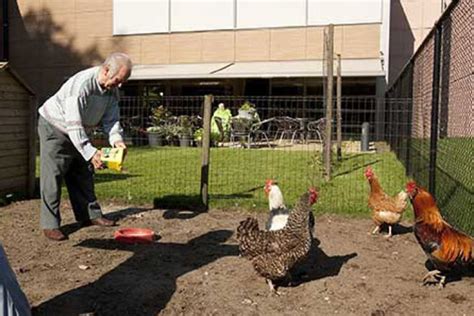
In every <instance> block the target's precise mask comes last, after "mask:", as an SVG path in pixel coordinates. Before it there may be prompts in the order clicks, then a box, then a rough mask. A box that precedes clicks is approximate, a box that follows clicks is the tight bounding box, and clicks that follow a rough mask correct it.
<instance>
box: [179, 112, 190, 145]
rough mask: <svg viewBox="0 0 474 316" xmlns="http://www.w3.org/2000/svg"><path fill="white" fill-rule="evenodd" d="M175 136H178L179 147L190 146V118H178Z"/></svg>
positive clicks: (184, 116) (183, 116) (186, 116)
mask: <svg viewBox="0 0 474 316" xmlns="http://www.w3.org/2000/svg"><path fill="white" fill-rule="evenodd" d="M176 135H177V136H178V139H179V145H180V146H181V147H189V146H191V142H192V139H193V124H192V120H191V117H190V116H188V115H181V116H179V117H178V122H177V127H176Z"/></svg>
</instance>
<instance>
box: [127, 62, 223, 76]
mask: <svg viewBox="0 0 474 316" xmlns="http://www.w3.org/2000/svg"><path fill="white" fill-rule="evenodd" d="M228 65H229V63H202V64H161V65H136V66H133V69H132V75H131V76H130V78H129V80H150V79H188V78H189V79H191V78H196V79H197V78H213V77H212V73H213V72H215V71H218V70H220V69H222V68H224V67H226V66H228Z"/></svg>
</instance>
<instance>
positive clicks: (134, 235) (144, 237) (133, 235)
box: [114, 228, 156, 244]
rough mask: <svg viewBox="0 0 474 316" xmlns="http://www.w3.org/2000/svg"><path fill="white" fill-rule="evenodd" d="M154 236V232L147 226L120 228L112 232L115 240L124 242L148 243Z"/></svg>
mask: <svg viewBox="0 0 474 316" xmlns="http://www.w3.org/2000/svg"><path fill="white" fill-rule="evenodd" d="M155 237H156V236H155V232H154V231H152V230H151V229H147V228H121V229H119V230H117V231H115V233H114V238H115V240H117V241H119V242H123V243H126V244H137V243H138V244H149V243H152V242H154V241H155Z"/></svg>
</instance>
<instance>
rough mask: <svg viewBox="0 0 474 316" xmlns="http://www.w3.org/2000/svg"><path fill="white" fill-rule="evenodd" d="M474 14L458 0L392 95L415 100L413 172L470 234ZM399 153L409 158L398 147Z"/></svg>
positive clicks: (409, 163)
mask: <svg viewBox="0 0 474 316" xmlns="http://www.w3.org/2000/svg"><path fill="white" fill-rule="evenodd" d="M472 16H473V6H472V1H470V0H459V1H453V2H452V3H451V5H450V6H449V8H448V9H447V10H446V11H445V13H444V14H443V16H442V17H441V19H440V20H439V21H438V23H437V24H436V26H435V27H434V29H433V31H432V32H431V33H430V34H429V35H428V37H427V38H426V39H425V41H424V43H423V44H422V45H421V46H420V48H419V49H418V51H417V52H416V53H415V55H414V57H413V58H412V59H411V60H410V62H409V63H408V64H407V66H406V67H405V69H404V70H403V71H402V73H401V75H400V77H399V78H398V79H397V81H396V82H395V83H394V85H393V86H392V87H391V88H390V89H389V91H388V94H387V96H388V97H396V98H400V97H408V98H413V113H412V115H411V117H409V118H408V120H411V123H410V124H411V133H410V136H411V137H410V138H409V139H408V140H407V141H408V143H409V144H408V146H407V148H408V150H409V154H408V155H405V157H406V159H404V160H403V161H404V164H405V166H406V168H407V171H408V174H409V175H412V176H413V177H414V178H415V179H417V180H418V181H419V182H420V183H421V184H422V185H424V186H426V187H429V188H430V189H431V191H432V192H433V193H434V194H435V196H436V198H437V201H438V204H439V205H440V207H441V211H442V212H443V214H444V216H445V217H446V218H447V219H448V221H449V222H451V223H452V224H453V225H455V226H457V227H460V228H461V229H463V230H465V231H467V232H470V233H474V214H473V212H472V207H473V205H474V184H473V183H474V182H473V179H474V171H473V159H472V153H473V150H474V139H473V136H474V128H473V122H474V117H473V113H474V106H473V95H472V91H473V88H474V80H473V79H474V78H473V76H474V73H473V71H472V69H473V55H472V47H473V42H472V41H473V29H472ZM437 78H439V82H438V80H436V79H437ZM393 119H394V120H395V121H396V122H397V119H396V118H393ZM402 119H403V118H402ZM397 154H398V155H399V156H403V154H400V152H399V151H398V150H397Z"/></svg>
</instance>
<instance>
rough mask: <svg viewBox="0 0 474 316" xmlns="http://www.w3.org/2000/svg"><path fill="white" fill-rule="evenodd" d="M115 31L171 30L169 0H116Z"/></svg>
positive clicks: (150, 31) (154, 31)
mask: <svg viewBox="0 0 474 316" xmlns="http://www.w3.org/2000/svg"><path fill="white" fill-rule="evenodd" d="M113 24H114V25H113V32H114V35H117V34H140V33H160V32H168V30H169V1H168V0H114V3H113Z"/></svg>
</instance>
